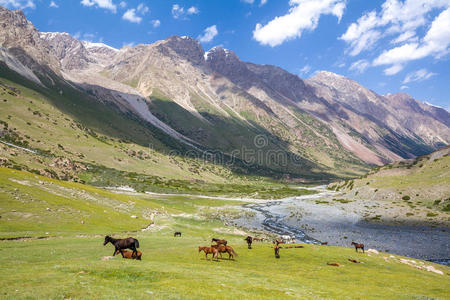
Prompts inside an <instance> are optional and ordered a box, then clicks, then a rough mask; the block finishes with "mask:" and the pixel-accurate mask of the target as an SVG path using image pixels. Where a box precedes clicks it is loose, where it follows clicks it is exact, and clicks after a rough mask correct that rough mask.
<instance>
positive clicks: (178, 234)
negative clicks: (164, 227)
mask: <svg viewBox="0 0 450 300" xmlns="http://www.w3.org/2000/svg"><path fill="white" fill-rule="evenodd" d="M176 236H179V237H181V232H179V231H177V232H175V233H174V234H173V237H176Z"/></svg>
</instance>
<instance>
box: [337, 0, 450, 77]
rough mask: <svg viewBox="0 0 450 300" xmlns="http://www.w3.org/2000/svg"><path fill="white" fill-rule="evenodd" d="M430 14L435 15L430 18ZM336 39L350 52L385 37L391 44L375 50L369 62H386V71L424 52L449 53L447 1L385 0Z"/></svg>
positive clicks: (399, 67)
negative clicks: (421, 35) (344, 43)
mask: <svg viewBox="0 0 450 300" xmlns="http://www.w3.org/2000/svg"><path fill="white" fill-rule="evenodd" d="M435 12H437V13H438V14H437V16H436V14H434V13H435ZM432 15H435V16H436V17H435V18H434V20H433V19H430V17H431V16H432ZM423 28H425V32H426V34H425V36H423V37H422V38H420V37H419V36H418V33H420V32H423V31H424V30H423ZM426 29H428V31H426ZM340 39H341V40H343V41H345V42H346V43H347V44H348V46H349V47H348V49H347V53H349V55H351V56H356V55H359V54H360V53H362V52H364V51H367V50H371V49H373V48H375V47H376V46H378V45H379V43H381V42H382V41H383V42H384V41H386V40H388V43H387V44H391V45H392V44H393V45H395V47H394V48H391V49H387V50H385V51H383V52H382V53H381V54H379V55H378V56H377V57H376V58H375V59H374V60H373V62H372V65H374V66H381V65H385V66H388V67H387V68H386V69H385V70H384V73H385V74H386V75H394V74H397V73H398V72H400V71H401V70H402V69H403V68H404V66H405V64H406V63H407V62H409V61H412V60H418V59H422V58H425V57H427V56H432V57H435V58H437V59H439V58H441V57H442V56H444V55H446V54H447V53H449V45H450V1H448V0H405V1H401V0H386V1H385V2H384V3H383V4H382V5H381V10H380V11H379V12H377V11H376V10H373V11H370V12H368V13H365V14H364V15H362V16H361V17H360V18H359V19H358V20H357V21H356V22H355V23H352V24H351V25H350V26H349V27H348V28H347V30H346V32H345V33H344V34H343V35H342V36H340Z"/></svg>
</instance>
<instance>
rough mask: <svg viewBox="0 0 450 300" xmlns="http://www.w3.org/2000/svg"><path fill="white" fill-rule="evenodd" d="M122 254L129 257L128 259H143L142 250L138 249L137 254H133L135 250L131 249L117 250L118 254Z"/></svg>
mask: <svg viewBox="0 0 450 300" xmlns="http://www.w3.org/2000/svg"><path fill="white" fill-rule="evenodd" d="M118 253H120V254H122V257H123V258H128V259H137V260H141V259H142V252H141V251H138V252H137V254H136V255H134V254H133V252H131V251H127V250H117V251H116V254H118Z"/></svg>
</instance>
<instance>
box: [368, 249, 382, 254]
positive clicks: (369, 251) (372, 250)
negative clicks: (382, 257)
mask: <svg viewBox="0 0 450 300" xmlns="http://www.w3.org/2000/svg"><path fill="white" fill-rule="evenodd" d="M366 252H367V253H373V254H380V252H378V251H377V250H375V249H369V250H367V251H366Z"/></svg>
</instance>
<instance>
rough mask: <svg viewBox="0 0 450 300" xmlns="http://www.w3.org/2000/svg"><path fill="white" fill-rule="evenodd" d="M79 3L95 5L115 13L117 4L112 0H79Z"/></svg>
mask: <svg viewBox="0 0 450 300" xmlns="http://www.w3.org/2000/svg"><path fill="white" fill-rule="evenodd" d="M81 4H82V5H84V6H89V7H90V6H96V7H100V8H104V9H108V10H110V11H112V12H113V13H116V11H117V6H116V5H115V4H114V3H113V2H112V0H81Z"/></svg>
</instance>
